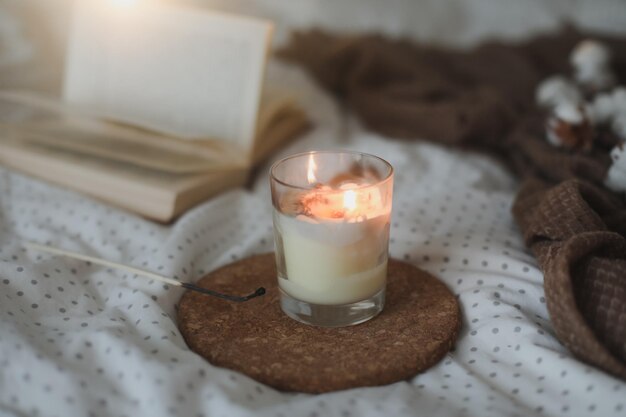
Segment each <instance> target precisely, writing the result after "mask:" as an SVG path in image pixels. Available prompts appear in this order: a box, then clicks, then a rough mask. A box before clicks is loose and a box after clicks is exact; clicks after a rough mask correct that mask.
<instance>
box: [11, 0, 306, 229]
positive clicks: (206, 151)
mask: <svg viewBox="0 0 626 417" xmlns="http://www.w3.org/2000/svg"><path fill="white" fill-rule="evenodd" d="M77 4H78V5H77V6H76V7H77V8H76V10H75V15H74V20H73V21H74V24H73V30H72V35H71V37H70V43H69V47H68V55H67V58H66V77H65V82H64V92H63V99H62V100H58V99H57V100H54V99H49V98H43V97H40V96H35V95H33V94H29V93H24V92H6V91H5V92H0V123H1V124H0V128H1V130H0V163H2V164H4V165H7V166H9V167H12V168H15V169H17V170H20V171H22V172H25V173H27V174H30V175H33V176H37V177H41V178H43V179H45V180H47V181H51V182H54V183H57V184H61V185H64V186H67V187H69V188H72V189H75V190H78V191H81V192H84V193H86V194H89V195H91V196H94V197H97V198H100V199H102V200H105V201H107V202H110V203H113V204H115V205H118V206H120V207H123V208H126V209H129V210H132V211H135V212H137V213H140V214H142V215H144V216H147V217H150V218H153V219H156V220H160V221H169V220H171V219H173V218H174V217H176V216H177V215H179V214H180V213H182V212H183V211H185V210H186V209H188V208H190V207H192V206H193V205H195V204H197V203H199V202H201V201H203V200H205V199H206V198H208V197H210V196H212V195H214V194H216V193H218V192H220V191H222V190H225V189H227V188H230V187H233V186H237V185H241V184H243V183H245V181H246V179H247V175H248V173H249V171H250V170H251V168H252V167H253V166H254V165H255V164H257V163H259V162H260V160H262V159H263V158H265V157H266V156H268V154H269V153H270V152H271V151H272V150H274V149H275V148H276V147H277V146H278V145H280V144H281V143H284V142H285V141H286V140H288V139H290V138H292V137H294V136H295V135H297V134H298V133H300V132H302V131H303V130H304V129H306V128H307V127H308V121H307V119H306V116H305V115H304V113H303V112H302V111H301V110H300V109H299V107H298V106H297V104H296V102H295V101H294V99H293V98H292V97H290V96H289V95H288V94H286V93H284V92H280V91H279V90H277V89H275V88H274V89H272V88H269V87H268V86H264V85H263V74H264V68H265V63H266V61H265V60H266V55H267V50H268V45H269V40H270V35H271V25H270V24H269V23H267V22H265V21H262V20H256V19H250V18H241V17H235V16H231V15H226V14H221V13H214V12H208V11H205V10H199V9H190V8H184V7H180V6H172V5H167V4H148V3H137V4H134V5H131V6H121V5H120V6H115V5H116V4H117V3H116V2H110V3H109V2H102V1H99V0H84V1H81V2H77ZM111 28H114V30H111Z"/></svg>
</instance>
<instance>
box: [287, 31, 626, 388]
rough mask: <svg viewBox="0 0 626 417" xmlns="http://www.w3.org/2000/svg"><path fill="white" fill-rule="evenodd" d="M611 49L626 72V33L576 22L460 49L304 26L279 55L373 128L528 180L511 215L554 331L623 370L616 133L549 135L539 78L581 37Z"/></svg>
mask: <svg viewBox="0 0 626 417" xmlns="http://www.w3.org/2000/svg"><path fill="white" fill-rule="evenodd" d="M588 37H592V38H594V39H600V40H602V41H603V42H605V43H606V44H607V46H609V48H610V49H611V50H612V52H613V54H614V56H613V69H614V70H615V72H616V73H617V75H618V78H619V79H620V82H621V84H624V81H625V78H626V40H624V39H610V38H606V37H602V36H595V35H593V36H592V35H583V34H581V33H578V32H576V31H575V30H573V29H566V30H564V31H563V32H561V33H558V34H554V35H548V36H543V37H539V38H535V39H532V40H530V41H526V42H524V43H519V44H510V43H509V44H506V43H496V42H493V43H487V44H484V45H482V46H480V47H478V48H476V49H473V50H470V51H454V50H450V49H441V48H435V47H429V46H425V45H419V44H415V43H411V42H408V41H403V40H391V39H387V38H384V37H381V36H378V35H363V36H356V37H353V36H337V35H332V34H328V33H324V32H321V31H310V32H304V33H296V34H294V35H293V37H292V39H291V42H290V44H289V45H288V46H287V47H286V48H285V49H283V50H282V51H280V55H281V56H282V57H284V58H285V59H287V60H290V61H293V62H297V63H299V64H301V65H303V66H304V67H305V68H307V69H308V70H309V71H310V72H311V73H312V74H313V76H314V77H315V78H316V79H317V80H318V81H319V82H320V83H321V84H322V85H323V86H324V87H326V88H327V89H328V90H330V91H332V92H334V93H335V94H337V95H338V96H339V97H341V98H342V99H343V100H344V101H345V102H346V103H347V105H349V106H351V108H353V109H354V111H355V112H356V113H357V114H358V115H359V116H360V117H361V119H362V120H363V122H364V123H365V124H366V125H367V126H369V127H370V128H371V129H373V130H376V131H378V132H381V133H383V134H385V135H389V136H394V137H401V138H407V139H411V138H424V139H428V140H434V141H437V142H440V143H444V144H449V145H459V146H468V147H476V148H481V149H484V150H486V151H489V152H491V153H494V154H496V155H498V156H499V157H501V158H503V159H504V160H505V161H506V162H507V163H508V164H509V166H510V167H511V169H512V170H513V171H514V172H516V173H517V174H518V175H519V176H520V178H521V179H522V185H521V188H520V190H519V192H518V195H517V198H516V201H515V204H514V207H513V212H514V215H515V218H516V220H517V222H518V224H519V226H520V227H521V229H522V231H523V233H524V238H525V241H526V243H527V245H528V246H529V247H530V248H531V250H532V251H533V252H534V253H535V255H536V256H537V258H538V260H539V263H540V266H541V268H542V270H543V272H544V283H545V292H546V300H547V305H548V310H549V312H550V317H551V319H552V322H553V325H554V329H555V331H556V334H557V336H558V337H559V339H560V340H561V342H562V343H563V344H565V345H566V346H567V347H568V348H569V349H570V350H571V351H572V352H574V353H575V354H576V355H577V356H578V357H580V358H581V359H583V360H585V361H587V362H589V363H591V364H594V365H596V366H598V367H600V368H602V369H604V370H606V371H608V372H610V373H612V374H614V375H617V376H619V377H621V378H626V238H625V237H626V204H625V202H624V199H623V197H621V196H619V195H616V194H614V193H611V192H609V191H608V190H606V189H605V188H604V186H603V185H602V182H603V180H604V177H605V176H606V172H607V170H608V168H609V166H610V158H609V150H610V148H611V147H612V146H614V145H615V140H614V139H613V138H610V137H608V136H607V135H604V136H603V135H599V137H598V138H596V140H595V145H594V149H593V150H592V151H591V152H585V153H583V152H576V151H568V150H565V149H563V148H556V147H553V146H552V145H550V144H549V143H548V142H547V141H546V140H545V138H544V127H543V126H544V122H545V116H544V115H543V114H541V113H540V112H539V111H538V109H536V107H535V105H534V91H535V87H536V86H537V84H538V83H539V82H540V81H541V80H542V79H544V78H546V77H547V76H550V75H553V74H557V73H560V74H568V73H569V72H570V68H569V60H568V57H569V54H570V52H571V50H572V49H573V47H574V46H575V45H576V44H577V43H578V42H579V41H580V40H582V39H584V38H588Z"/></svg>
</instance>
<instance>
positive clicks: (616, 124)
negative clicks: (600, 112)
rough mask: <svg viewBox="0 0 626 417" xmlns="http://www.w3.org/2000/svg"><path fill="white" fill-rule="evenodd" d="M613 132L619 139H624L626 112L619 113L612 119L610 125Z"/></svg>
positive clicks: (625, 133)
mask: <svg viewBox="0 0 626 417" xmlns="http://www.w3.org/2000/svg"><path fill="white" fill-rule="evenodd" d="M611 127H612V128H613V132H614V133H615V134H616V135H617V136H619V138H620V139H622V140H626V113H619V114H618V115H617V117H615V118H614V119H613V124H612V126H611Z"/></svg>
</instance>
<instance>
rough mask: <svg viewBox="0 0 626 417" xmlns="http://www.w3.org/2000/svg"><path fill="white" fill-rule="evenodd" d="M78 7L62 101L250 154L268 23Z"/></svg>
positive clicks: (110, 5) (88, 3) (170, 9)
mask: <svg viewBox="0 0 626 417" xmlns="http://www.w3.org/2000/svg"><path fill="white" fill-rule="evenodd" d="M118 3H119V2H113V1H110V2H109V1H100V0H81V1H78V2H76V6H75V7H76V9H75V14H74V19H73V28H72V33H71V36H70V43H69V47H68V55H67V59H66V75H65V82H64V99H65V100H66V101H68V102H69V103H71V104H73V105H79V106H82V107H85V108H88V109H90V110H92V111H94V112H96V114H98V115H100V116H102V117H105V118H109V119H111V120H115V121H121V122H125V123H130V124H135V125H138V126H141V127H144V128H148V129H152V130H155V131H158V132H161V133H163V134H168V135H172V136H176V137H179V138H185V139H204V138H219V139H220V140H224V141H228V142H233V143H235V144H237V145H239V146H241V147H243V148H244V149H250V148H251V147H252V143H253V140H254V134H255V127H256V115H257V110H258V105H259V96H260V90H261V84H262V80H263V71H264V67H265V59H266V54H267V48H268V42H269V37H270V34H271V29H272V27H271V24H270V23H268V22H266V21H263V20H258V19H252V18H243V17H236V16H232V15H227V14H221V13H216V12H211V11H207V10H204V9H193V8H187V7H182V6H175V5H168V4H155V3H154V2H152V3H151V2H141V1H138V2H131V3H129V4H122V3H119V4H118Z"/></svg>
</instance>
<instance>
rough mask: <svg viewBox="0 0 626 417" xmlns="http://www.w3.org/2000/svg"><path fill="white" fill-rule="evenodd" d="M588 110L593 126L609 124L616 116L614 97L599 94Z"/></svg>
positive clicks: (588, 106) (607, 94)
mask: <svg viewBox="0 0 626 417" xmlns="http://www.w3.org/2000/svg"><path fill="white" fill-rule="evenodd" d="M586 108H587V111H588V114H589V118H590V119H591V120H592V121H593V124H602V123H607V122H609V121H610V120H611V119H612V118H613V116H614V115H615V103H614V100H613V95H612V94H609V93H600V94H597V95H596V96H595V98H594V99H593V101H592V102H591V103H589V104H588V105H587V106H586Z"/></svg>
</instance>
